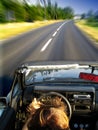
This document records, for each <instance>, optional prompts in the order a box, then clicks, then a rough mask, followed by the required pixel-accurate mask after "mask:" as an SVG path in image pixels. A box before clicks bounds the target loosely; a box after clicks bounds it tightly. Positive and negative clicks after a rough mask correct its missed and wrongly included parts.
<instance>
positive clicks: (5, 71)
mask: <svg viewBox="0 0 98 130" xmlns="http://www.w3.org/2000/svg"><path fill="white" fill-rule="evenodd" d="M93 44H94V43H91V42H90V40H89V39H88V38H86V37H85V36H84V34H82V33H81V31H80V30H79V29H78V28H77V27H76V26H75V25H74V22H72V21H64V22H59V23H55V24H52V25H48V26H45V27H42V28H38V29H35V30H32V31H29V32H26V33H24V34H21V35H20V36H17V37H15V38H12V39H10V40H6V41H5V43H3V44H0V76H4V75H10V74H11V73H13V71H14V70H15V68H16V67H17V66H18V65H20V64H21V63H24V62H27V61H56V60H65V61H98V49H97V48H95V47H94V46H93Z"/></svg>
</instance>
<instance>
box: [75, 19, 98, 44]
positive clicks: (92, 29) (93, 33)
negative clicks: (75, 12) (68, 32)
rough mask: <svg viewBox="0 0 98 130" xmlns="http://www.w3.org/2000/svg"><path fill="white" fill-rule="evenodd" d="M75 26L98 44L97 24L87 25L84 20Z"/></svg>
mask: <svg viewBox="0 0 98 130" xmlns="http://www.w3.org/2000/svg"><path fill="white" fill-rule="evenodd" d="M75 24H76V25H77V26H78V27H79V28H80V29H81V30H82V31H84V32H85V33H87V34H88V36H90V37H91V38H92V39H94V40H95V41H96V42H98V23H97V22H95V23H94V22H93V23H88V22H87V21H86V20H80V21H78V22H75Z"/></svg>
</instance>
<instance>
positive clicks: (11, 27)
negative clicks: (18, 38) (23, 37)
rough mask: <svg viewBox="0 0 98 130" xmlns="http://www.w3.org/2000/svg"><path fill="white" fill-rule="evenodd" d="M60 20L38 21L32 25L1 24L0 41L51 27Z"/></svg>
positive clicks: (25, 23) (23, 23)
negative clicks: (47, 26)
mask: <svg viewBox="0 0 98 130" xmlns="http://www.w3.org/2000/svg"><path fill="white" fill-rule="evenodd" d="M58 21H60V20H57V21H56V20H49V21H36V22H32V23H27V22H20V23H6V24H0V40H3V39H6V38H9V37H12V36H15V35H17V34H21V33H23V32H26V31H29V30H31V29H35V28H38V27H42V26H45V25H49V24H52V23H55V22H58Z"/></svg>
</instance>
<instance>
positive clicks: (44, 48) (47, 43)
mask: <svg viewBox="0 0 98 130" xmlns="http://www.w3.org/2000/svg"><path fill="white" fill-rule="evenodd" d="M66 23H67V22H64V23H63V24H61V25H60V26H59V27H58V28H57V30H56V31H55V32H54V33H53V35H52V37H55V35H56V34H57V32H58V31H59V30H60V29H61V28H62V26H63V25H64V24H66ZM52 39H53V38H50V39H49V40H48V41H47V42H46V44H45V45H44V46H43V47H42V49H41V51H40V52H43V51H45V50H46V48H47V47H48V45H49V44H50V43H51V41H52Z"/></svg>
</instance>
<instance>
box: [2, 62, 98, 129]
mask: <svg viewBox="0 0 98 130" xmlns="http://www.w3.org/2000/svg"><path fill="white" fill-rule="evenodd" d="M45 95H48V97H49V98H51V97H55V96H58V97H60V98H61V99H62V100H63V101H64V102H65V103H66V105H67V111H68V116H69V119H70V129H71V130H98V63H93V62H92V63H90V62H83V63H71V62H70V63H67V62H45V63H44V62H29V63H25V64H22V65H21V66H20V67H18V68H17V69H16V70H15V75H14V80H13V84H12V86H11V90H10V92H9V93H8V95H7V96H6V97H0V130H21V129H22V127H23V125H24V123H25V121H26V117H27V106H28V105H29V104H30V103H31V101H32V99H34V98H37V99H38V100H41V98H40V97H43V98H44V97H45Z"/></svg>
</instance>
